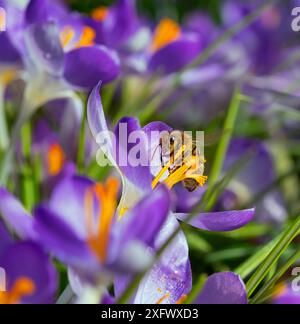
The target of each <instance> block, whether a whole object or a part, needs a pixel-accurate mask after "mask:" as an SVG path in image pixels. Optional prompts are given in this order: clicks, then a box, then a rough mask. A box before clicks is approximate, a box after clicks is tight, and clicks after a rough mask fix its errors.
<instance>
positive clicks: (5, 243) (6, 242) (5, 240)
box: [0, 220, 13, 255]
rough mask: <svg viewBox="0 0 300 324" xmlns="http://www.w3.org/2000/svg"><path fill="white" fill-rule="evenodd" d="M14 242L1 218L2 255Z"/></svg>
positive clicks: (0, 245)
mask: <svg viewBox="0 0 300 324" xmlns="http://www.w3.org/2000/svg"><path fill="white" fill-rule="evenodd" d="M12 243H13V240H12V237H11V236H10V235H9V233H8V231H7V229H6V227H5V225H4V224H3V223H2V221H1V220H0V255H1V254H2V253H3V251H5V249H7V248H8V247H9V246H10V245H11V244H12Z"/></svg>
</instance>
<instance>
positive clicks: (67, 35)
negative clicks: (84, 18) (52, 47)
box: [60, 26, 96, 49]
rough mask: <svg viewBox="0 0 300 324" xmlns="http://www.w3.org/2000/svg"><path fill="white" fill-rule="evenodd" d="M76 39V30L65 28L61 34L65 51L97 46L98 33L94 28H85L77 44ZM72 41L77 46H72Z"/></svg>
mask: <svg viewBox="0 0 300 324" xmlns="http://www.w3.org/2000/svg"><path fill="white" fill-rule="evenodd" d="M74 38H75V31H74V29H73V28H72V27H70V26H67V27H65V28H64V29H63V30H62V32H61V33H60V41H61V45H62V47H63V48H64V49H66V48H68V49H71V48H80V47H87V46H93V45H94V44H95V42H94V41H95V38H96V32H95V30H94V29H93V28H92V27H89V26H84V27H83V29H82V33H81V36H80V40H79V41H78V42H77V43H75V41H74ZM72 41H73V42H74V43H75V44H72ZM69 47H70V48H69Z"/></svg>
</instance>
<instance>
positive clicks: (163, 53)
mask: <svg viewBox="0 0 300 324" xmlns="http://www.w3.org/2000/svg"><path fill="white" fill-rule="evenodd" d="M200 50H201V46H200V44H199V40H198V39H194V38H187V37H185V38H182V39H179V40H177V41H175V42H173V43H171V44H169V45H167V46H165V47H163V48H161V49H160V50H158V51H157V52H156V53H154V54H153V55H152V57H151V58H150V61H149V70H150V71H152V72H153V71H161V72H164V73H165V74H171V73H174V72H177V71H179V70H181V69H182V68H184V67H185V66H186V65H188V64H189V63H192V62H193V61H194V60H195V59H196V57H197V56H198V55H199V53H200Z"/></svg>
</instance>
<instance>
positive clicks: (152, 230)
mask: <svg viewBox="0 0 300 324" xmlns="http://www.w3.org/2000/svg"><path fill="white" fill-rule="evenodd" d="M170 203H171V200H170V192H169V190H168V189H167V188H166V187H164V186H160V187H159V188H158V189H157V190H154V191H153V192H152V193H151V195H147V196H146V197H145V198H144V199H142V200H141V201H140V202H139V203H138V204H137V205H136V206H135V207H134V208H133V209H132V211H130V215H126V217H124V218H123V222H122V220H121V221H120V226H121V228H122V229H121V232H122V233H123V235H121V234H120V237H122V240H123V242H124V243H125V242H126V241H130V240H134V241H139V242H142V243H144V244H145V245H148V246H151V247H153V244H154V241H155V238H156V237H157V234H158V233H159V231H160V229H161V227H162V225H163V224H164V223H165V221H166V219H167V216H168V214H169V210H170Z"/></svg>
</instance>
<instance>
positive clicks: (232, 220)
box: [175, 209, 255, 232]
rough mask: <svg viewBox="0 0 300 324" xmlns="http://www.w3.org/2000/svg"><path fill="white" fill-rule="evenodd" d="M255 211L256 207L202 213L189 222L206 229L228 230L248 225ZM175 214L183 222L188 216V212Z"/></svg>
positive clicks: (215, 230) (214, 230)
mask: <svg viewBox="0 0 300 324" xmlns="http://www.w3.org/2000/svg"><path fill="white" fill-rule="evenodd" d="M254 212H255V209H247V210H232V211H225V212H213V213H201V214H199V215H198V216H195V217H194V218H193V219H192V220H191V221H189V224H190V225H192V226H194V227H196V228H199V229H202V230H206V231H211V232H228V231H233V230H236V229H239V228H241V227H243V226H245V225H247V224H248V223H249V222H250V221H251V220H252V219H253V216H254ZM175 215H176V217H177V218H178V219H179V220H181V221H183V222H184V221H185V220H186V218H187V217H188V214H175Z"/></svg>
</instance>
